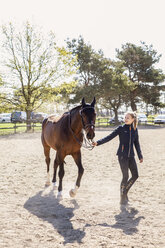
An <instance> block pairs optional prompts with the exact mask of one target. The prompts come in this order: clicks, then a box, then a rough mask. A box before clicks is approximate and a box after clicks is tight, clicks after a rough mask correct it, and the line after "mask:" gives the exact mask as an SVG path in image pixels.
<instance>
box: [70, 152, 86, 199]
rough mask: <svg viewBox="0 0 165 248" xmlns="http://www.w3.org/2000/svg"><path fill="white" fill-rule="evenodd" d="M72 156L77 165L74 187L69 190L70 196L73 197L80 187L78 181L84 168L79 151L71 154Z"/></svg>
mask: <svg viewBox="0 0 165 248" xmlns="http://www.w3.org/2000/svg"><path fill="white" fill-rule="evenodd" d="M72 157H73V159H74V161H75V163H76V165H77V167H78V177H77V181H76V185H75V188H74V189H71V190H70V192H69V194H70V196H71V197H74V196H75V195H76V193H77V190H78V188H79V187H80V182H81V178H82V175H83V173H84V168H83V166H82V163H81V151H79V152H76V153H74V154H72Z"/></svg>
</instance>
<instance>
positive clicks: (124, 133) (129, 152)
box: [97, 124, 143, 160]
mask: <svg viewBox="0 0 165 248" xmlns="http://www.w3.org/2000/svg"><path fill="white" fill-rule="evenodd" d="M117 135H119V140H120V143H119V148H118V151H117V155H118V156H123V157H127V158H128V157H134V156H135V154H134V148H133V145H134V146H135V148H136V151H137V154H138V158H139V160H140V159H141V158H143V156H142V152H141V149H140V144H139V137H138V130H137V128H136V130H134V128H133V125H126V124H125V125H123V126H118V127H117V128H116V129H115V130H114V131H113V132H112V133H111V134H109V135H108V136H106V137H105V138H103V139H100V140H98V141H97V145H98V146H99V145H101V144H104V143H106V142H108V141H110V140H112V139H113V138H115V137H116V136H117Z"/></svg>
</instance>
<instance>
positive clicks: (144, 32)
mask: <svg viewBox="0 0 165 248" xmlns="http://www.w3.org/2000/svg"><path fill="white" fill-rule="evenodd" d="M164 10H165V0H5V1H4V0H1V7H0V25H2V24H6V23H8V22H13V23H15V25H18V26H19V25H20V24H21V23H23V22H26V21H27V20H28V21H30V22H31V23H33V24H36V25H39V26H41V27H42V29H43V31H44V32H49V31H51V30H52V31H53V32H54V33H55V34H56V39H57V43H58V44H59V45H63V44H65V43H64V40H66V39H67V38H70V39H73V38H78V37H79V35H82V36H83V38H84V40H85V42H89V43H90V44H91V45H92V47H93V48H94V49H96V50H99V49H102V50H103V52H104V54H105V56H106V57H109V58H111V59H114V58H115V55H116V52H115V49H116V48H119V49H121V45H122V44H125V43H126V42H131V43H134V44H136V45H140V41H144V42H146V44H148V45H151V44H152V45H153V48H154V49H155V50H156V51H157V52H158V54H162V57H161V59H160V62H159V64H158V65H157V67H158V68H160V69H162V70H163V72H164V73H165V33H164V31H165V14H164Z"/></svg>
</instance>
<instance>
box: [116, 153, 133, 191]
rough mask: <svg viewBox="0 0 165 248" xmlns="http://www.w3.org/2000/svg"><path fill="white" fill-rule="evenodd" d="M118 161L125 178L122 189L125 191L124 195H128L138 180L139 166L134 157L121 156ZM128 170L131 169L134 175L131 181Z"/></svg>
mask: <svg viewBox="0 0 165 248" xmlns="http://www.w3.org/2000/svg"><path fill="white" fill-rule="evenodd" d="M118 159H119V164H120V168H121V171H122V174H123V178H122V181H121V189H122V190H123V193H127V192H128V191H129V189H130V188H131V187H132V185H133V184H134V182H135V181H136V180H137V178H138V169H137V164H136V161H135V158H134V157H131V158H124V157H120V156H119V157H118ZM128 169H130V171H131V174H132V177H131V178H130V179H129V180H128V178H129V173H128Z"/></svg>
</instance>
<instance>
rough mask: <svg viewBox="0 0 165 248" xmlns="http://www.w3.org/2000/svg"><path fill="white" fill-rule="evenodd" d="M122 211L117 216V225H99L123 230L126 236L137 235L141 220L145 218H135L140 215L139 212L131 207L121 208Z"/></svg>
mask: <svg viewBox="0 0 165 248" xmlns="http://www.w3.org/2000/svg"><path fill="white" fill-rule="evenodd" d="M120 210H121V211H120V213H119V214H117V215H115V220H116V223H115V224H113V225H108V224H107V223H103V224H99V225H100V226H105V227H106V226H107V227H112V228H116V229H121V230H123V232H124V233H125V234H126V235H132V234H134V233H137V232H138V229H137V226H138V225H139V222H140V220H141V219H144V216H139V217H135V215H136V214H138V210H137V209H135V208H132V207H129V206H121V208H120Z"/></svg>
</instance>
